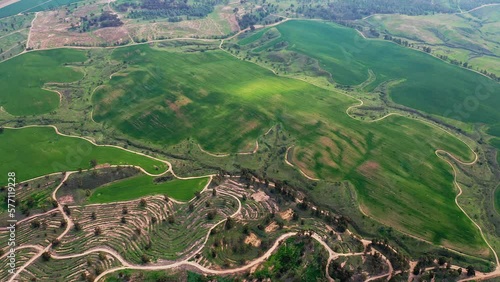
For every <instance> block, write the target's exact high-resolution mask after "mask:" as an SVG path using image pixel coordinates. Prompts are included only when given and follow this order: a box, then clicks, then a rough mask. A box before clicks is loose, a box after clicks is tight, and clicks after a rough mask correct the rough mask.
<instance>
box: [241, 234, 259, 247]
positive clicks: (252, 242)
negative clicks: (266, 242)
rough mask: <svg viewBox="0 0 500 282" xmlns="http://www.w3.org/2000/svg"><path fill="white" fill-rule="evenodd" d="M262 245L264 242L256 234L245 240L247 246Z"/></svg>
mask: <svg viewBox="0 0 500 282" xmlns="http://www.w3.org/2000/svg"><path fill="white" fill-rule="evenodd" d="M261 243H262V241H261V240H260V239H259V238H258V237H257V235H255V234H254V233H250V235H248V236H247V237H246V238H245V244H247V245H252V246H254V247H259V246H260V244H261Z"/></svg>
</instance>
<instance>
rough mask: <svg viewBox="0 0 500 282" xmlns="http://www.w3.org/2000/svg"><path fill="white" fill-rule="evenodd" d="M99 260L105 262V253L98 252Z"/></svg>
mask: <svg viewBox="0 0 500 282" xmlns="http://www.w3.org/2000/svg"><path fill="white" fill-rule="evenodd" d="M99 260H101V261H105V260H106V253H105V252H99Z"/></svg>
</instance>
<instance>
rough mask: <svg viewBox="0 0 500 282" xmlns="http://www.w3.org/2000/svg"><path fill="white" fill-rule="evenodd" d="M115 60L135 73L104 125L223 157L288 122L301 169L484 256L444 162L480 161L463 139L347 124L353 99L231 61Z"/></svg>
mask: <svg viewBox="0 0 500 282" xmlns="http://www.w3.org/2000/svg"><path fill="white" fill-rule="evenodd" d="M114 58H115V59H117V60H126V61H127V62H128V63H129V64H130V66H129V68H128V69H127V70H125V71H124V72H123V73H122V75H121V76H114V77H113V79H112V80H111V81H110V82H108V83H107V84H105V86H104V87H103V88H102V89H101V90H100V91H98V92H96V94H95V95H94V97H93V102H94V104H95V105H96V106H95V110H94V118H95V119H96V121H98V122H105V123H108V124H111V125H114V126H115V127H117V128H119V129H120V130H121V131H122V132H124V133H125V134H129V135H130V136H133V137H136V138H144V139H146V140H152V141H156V142H158V143H163V144H173V143H176V142H179V141H180V140H182V139H185V138H189V137H194V138H196V139H197V140H199V141H200V142H201V144H202V146H204V147H205V148H208V149H212V150H215V151H225V150H232V151H235V150H237V149H238V148H241V146H243V145H244V144H251V143H252V142H253V138H255V137H256V136H257V135H258V134H259V133H262V132H265V131H266V130H267V129H268V128H269V126H270V125H271V124H274V123H276V122H281V123H282V124H284V126H285V128H287V130H288V131H289V132H291V133H293V135H294V136H296V137H297V139H298V147H299V148H298V152H299V153H302V155H303V156H304V157H303V158H302V159H301V160H300V162H299V163H298V164H299V165H301V166H302V167H304V168H307V169H309V170H310V171H311V172H312V173H313V174H315V175H317V176H319V177H321V178H324V179H329V180H343V179H347V180H350V181H352V182H353V183H354V184H356V186H357V189H358V191H359V194H360V195H361V197H360V198H361V202H362V204H363V206H364V207H365V210H367V211H368V212H369V213H371V214H372V215H373V216H375V217H376V218H378V219H379V220H381V221H382V222H385V223H387V224H389V225H391V226H395V227H397V228H401V229H403V230H405V231H407V232H410V233H414V234H417V235H419V236H422V237H425V238H427V239H429V240H433V241H434V242H436V243H439V242H445V241H449V242H450V245H453V246H454V247H456V248H461V249H462V250H465V251H468V252H471V253H476V252H478V250H481V251H482V250H484V247H485V246H484V243H483V242H482V241H481V239H480V236H479V235H478V232H477V230H476V229H475V228H474V227H473V225H472V224H471V223H470V222H469V221H468V220H467V219H466V217H465V216H464V215H463V214H462V213H461V212H460V211H459V210H458V208H457V207H456V206H455V204H454V202H453V199H454V196H455V191H454V188H453V186H452V175H451V173H450V171H451V169H450V167H449V166H448V165H447V164H446V163H445V162H443V161H441V160H439V158H438V157H437V156H435V155H434V150H435V149H436V148H442V149H445V150H449V151H450V152H453V153H454V154H457V156H459V157H460V158H463V159H469V160H470V159H471V158H472V156H471V152H470V150H469V149H468V148H467V147H466V146H465V144H463V143H462V142H461V141H459V140H457V139H456V138H454V137H451V136H449V135H448V134H443V133H442V132H441V131H438V130H436V129H434V128H432V127H430V126H427V125H425V124H422V123H419V122H417V121H414V120H409V119H406V118H402V117H390V118H388V119H386V120H384V121H381V122H377V123H372V124H367V123H363V122H360V121H356V120H353V119H351V118H350V117H348V116H347V115H346V114H345V109H346V108H347V107H348V106H349V105H352V104H353V103H354V101H353V100H352V99H350V98H347V97H345V96H342V95H340V94H337V93H334V92H329V91H326V90H324V89H320V88H317V87H314V86H311V85H309V84H307V83H304V82H301V81H297V80H293V79H287V78H281V77H277V76H274V75H273V74H272V73H271V72H269V71H267V70H265V69H262V68H260V67H258V66H256V65H254V64H251V63H246V62H241V61H239V60H237V59H235V58H234V57H232V56H230V55H228V54H226V53H224V52H221V51H215V52H203V53H194V54H182V53H169V52H166V51H159V50H155V49H151V48H149V47H148V46H136V47H130V48H121V49H119V50H117V51H115V53H114ZM228 70H231V71H228ZM138 82H140V83H138ZM169 104H170V106H169ZM402 133H404V134H402ZM332 192H334V191H322V192H320V193H332Z"/></svg>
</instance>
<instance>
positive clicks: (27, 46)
mask: <svg viewBox="0 0 500 282" xmlns="http://www.w3.org/2000/svg"><path fill="white" fill-rule="evenodd" d="M38 13H39V12H36V13H35V17H34V18H33V20H32V21H31V25H30V30H29V31H28V39H27V40H26V48H29V47H30V38H31V31H32V30H33V23H34V22H35V20H36V18H37V17H38Z"/></svg>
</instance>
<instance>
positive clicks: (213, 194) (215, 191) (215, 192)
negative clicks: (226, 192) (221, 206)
mask: <svg viewBox="0 0 500 282" xmlns="http://www.w3.org/2000/svg"><path fill="white" fill-rule="evenodd" d="M215 196H217V190H216V189H215V188H214V189H212V197H215Z"/></svg>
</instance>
